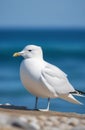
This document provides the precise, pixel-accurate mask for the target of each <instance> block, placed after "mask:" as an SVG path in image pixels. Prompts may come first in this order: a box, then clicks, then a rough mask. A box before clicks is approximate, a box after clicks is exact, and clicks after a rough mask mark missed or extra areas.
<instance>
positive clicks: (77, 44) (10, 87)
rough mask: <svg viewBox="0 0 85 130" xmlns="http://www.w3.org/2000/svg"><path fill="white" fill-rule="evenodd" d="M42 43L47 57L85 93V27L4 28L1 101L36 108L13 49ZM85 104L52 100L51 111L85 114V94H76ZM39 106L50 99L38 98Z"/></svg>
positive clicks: (0, 33)
mask: <svg viewBox="0 0 85 130" xmlns="http://www.w3.org/2000/svg"><path fill="white" fill-rule="evenodd" d="M28 44H35V45H40V46H42V49H43V53H44V59H45V60H46V61H48V62H50V63H52V64H54V65H56V66H58V67H59V68H60V69H62V70H63V71H64V72H65V73H66V74H67V75H68V79H69V81H70V82H71V84H72V85H73V86H74V88H75V89H78V90H81V91H84V92H85V30H1V31H0V104H5V103H10V104H12V105H17V106H26V107H27V108H29V109H33V108H34V104H35V96H33V95H31V94H30V93H29V92H27V90H26V89H25V88H24V87H23V85H22V83H21V81H20V77H19V66H20V63H21V61H22V60H23V58H22V57H17V58H14V57H13V56H12V55H13V53H14V52H17V51H21V50H22V49H23V48H24V47H25V46H26V45H28ZM76 99H78V100H79V101H81V102H82V103H83V104H84V105H75V104H72V103H69V102H67V101H64V100H61V99H58V98H56V99H51V104H50V110H53V111H61V112H77V113H82V114H83V113H85V97H76ZM38 107H39V108H46V107H47V99H42V98H40V99H39V103H38Z"/></svg>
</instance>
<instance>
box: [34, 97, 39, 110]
mask: <svg viewBox="0 0 85 130" xmlns="http://www.w3.org/2000/svg"><path fill="white" fill-rule="evenodd" d="M37 104H38V97H36V101H35V110H37Z"/></svg>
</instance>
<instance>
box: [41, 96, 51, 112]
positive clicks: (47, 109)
mask: <svg viewBox="0 0 85 130" xmlns="http://www.w3.org/2000/svg"><path fill="white" fill-rule="evenodd" d="M49 106H50V98H48V105H47V108H46V109H39V111H49Z"/></svg>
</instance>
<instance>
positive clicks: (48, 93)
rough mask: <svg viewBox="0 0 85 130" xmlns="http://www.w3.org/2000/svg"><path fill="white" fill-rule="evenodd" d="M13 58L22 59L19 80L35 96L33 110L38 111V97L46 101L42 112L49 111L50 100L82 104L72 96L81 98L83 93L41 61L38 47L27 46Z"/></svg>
mask: <svg viewBox="0 0 85 130" xmlns="http://www.w3.org/2000/svg"><path fill="white" fill-rule="evenodd" d="M13 56H14V57H17V56H22V57H23V58H24V59H23V61H22V62H21V65H20V79H21V82H22V84H23V85H24V87H25V88H26V89H27V90H28V91H29V92H30V93H31V94H33V95H35V96H36V102H35V109H38V108H37V105H38V98H39V97H41V98H47V99H48V105H47V108H46V109H42V110H43V111H44V110H45V111H48V110H49V106H50V99H51V98H61V99H64V100H67V101H69V102H72V103H75V104H82V103H81V102H79V101H78V100H77V99H76V98H74V96H73V95H77V96H82V95H83V94H85V93H84V92H81V91H78V90H76V89H74V87H73V86H72V85H71V84H70V82H69V80H68V79H67V75H66V74H65V73H64V72H63V71H62V70H61V69H59V68H58V67H57V66H54V65H52V64H50V63H48V62H46V61H45V60H44V59H43V51H42V48H41V47H40V46H36V45H27V46H26V47H25V48H24V49H23V50H22V51H20V52H16V53H14V54H13Z"/></svg>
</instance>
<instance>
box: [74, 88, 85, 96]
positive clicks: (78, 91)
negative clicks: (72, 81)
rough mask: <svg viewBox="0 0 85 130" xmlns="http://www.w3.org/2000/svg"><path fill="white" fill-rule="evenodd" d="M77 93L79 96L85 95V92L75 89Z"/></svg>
mask: <svg viewBox="0 0 85 130" xmlns="http://www.w3.org/2000/svg"><path fill="white" fill-rule="evenodd" d="M75 90H76V91H75V92H76V93H78V94H80V95H85V92H83V91H80V90H77V89H75Z"/></svg>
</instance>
